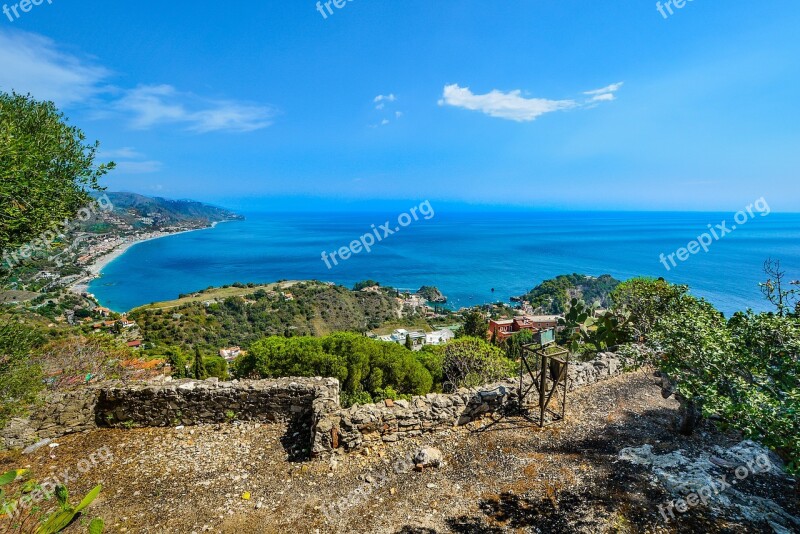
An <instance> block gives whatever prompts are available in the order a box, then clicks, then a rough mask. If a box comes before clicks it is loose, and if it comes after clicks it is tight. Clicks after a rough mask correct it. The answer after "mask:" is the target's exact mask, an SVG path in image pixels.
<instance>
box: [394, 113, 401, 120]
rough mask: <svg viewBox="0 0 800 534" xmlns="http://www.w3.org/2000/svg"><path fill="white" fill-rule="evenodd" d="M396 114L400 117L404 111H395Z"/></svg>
mask: <svg viewBox="0 0 800 534" xmlns="http://www.w3.org/2000/svg"><path fill="white" fill-rule="evenodd" d="M394 116H395V117H396V118H398V119H399V118H400V117H402V116H403V112H402V111H395V112H394Z"/></svg>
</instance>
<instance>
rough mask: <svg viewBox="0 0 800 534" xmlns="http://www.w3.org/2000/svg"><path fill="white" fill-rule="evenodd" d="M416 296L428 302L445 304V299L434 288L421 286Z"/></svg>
mask: <svg viewBox="0 0 800 534" xmlns="http://www.w3.org/2000/svg"><path fill="white" fill-rule="evenodd" d="M417 295H419V296H421V297H422V298H424V299H425V300H427V301H428V302H440V303H444V302H447V297H445V296H444V295H443V294H442V292H441V291H439V288H438V287H436V286H422V287H421V288H419V291H417Z"/></svg>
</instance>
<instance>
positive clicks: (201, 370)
mask: <svg viewBox="0 0 800 534" xmlns="http://www.w3.org/2000/svg"><path fill="white" fill-rule="evenodd" d="M192 372H193V374H194V378H195V379H196V380H205V379H206V378H208V372H207V371H206V365H205V362H203V355H202V354H200V348H199V347H195V348H194V363H193V366H192Z"/></svg>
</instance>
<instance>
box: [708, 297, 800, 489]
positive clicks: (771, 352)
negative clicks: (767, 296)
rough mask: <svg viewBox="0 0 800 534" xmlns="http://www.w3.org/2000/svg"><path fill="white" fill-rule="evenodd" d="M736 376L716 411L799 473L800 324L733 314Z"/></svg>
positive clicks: (768, 316)
mask: <svg viewBox="0 0 800 534" xmlns="http://www.w3.org/2000/svg"><path fill="white" fill-rule="evenodd" d="M729 329H730V331H731V336H732V339H733V346H734V357H735V367H734V369H735V370H736V372H737V375H738V376H737V377H736V379H735V382H734V385H735V387H733V388H732V389H731V391H730V392H729V394H728V397H729V398H730V402H726V403H724V404H723V405H722V406H721V408H720V409H719V410H720V413H721V415H722V416H723V417H724V419H725V420H726V421H729V422H731V425H732V426H735V427H737V428H740V429H742V430H743V431H744V433H745V434H746V435H747V437H750V438H753V439H756V440H759V441H761V442H762V443H764V444H765V445H767V446H769V447H772V448H774V449H775V450H777V451H778V452H780V453H781V454H782V455H783V456H784V457H786V458H788V459H789V461H790V463H789V469H790V470H791V471H793V472H795V473H798V472H800V359H799V358H800V320H798V319H797V318H794V317H780V316H777V317H776V316H774V315H772V314H754V313H753V312H750V311H748V312H747V313H738V314H736V315H734V317H733V318H732V319H731V320H730V322H729Z"/></svg>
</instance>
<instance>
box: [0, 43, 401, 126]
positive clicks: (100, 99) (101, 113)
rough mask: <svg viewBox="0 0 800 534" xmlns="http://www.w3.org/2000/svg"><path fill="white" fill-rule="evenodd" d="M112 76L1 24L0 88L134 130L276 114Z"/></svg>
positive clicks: (250, 120) (268, 118) (242, 121)
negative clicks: (129, 84) (114, 80)
mask: <svg viewBox="0 0 800 534" xmlns="http://www.w3.org/2000/svg"><path fill="white" fill-rule="evenodd" d="M111 75H112V73H111V71H110V70H108V69H106V68H104V67H102V66H99V65H97V64H96V62H95V61H93V60H91V59H88V58H80V57H78V56H76V55H74V54H70V53H67V52H63V51H62V50H61V49H60V48H59V46H58V45H57V44H56V43H55V42H54V41H53V40H51V39H48V38H46V37H43V36H41V35H38V34H34V33H28V32H22V31H17V30H7V29H0V90H4V91H11V90H14V91H17V92H18V93H30V94H31V95H33V96H34V97H35V98H37V99H39V100H52V101H53V102H55V103H56V105H57V106H59V107H60V108H69V107H74V106H78V105H82V106H84V107H86V108H88V109H89V110H90V111H91V113H92V115H93V116H94V117H96V118H114V119H122V120H123V121H125V122H127V123H128V124H129V125H130V126H131V127H132V128H136V129H149V128H153V127H156V126H160V125H169V124H172V125H176V126H180V127H182V128H184V129H186V130H188V131H192V132H196V133H208V132H251V131H254V130H259V129H262V128H266V127H267V126H269V125H271V124H272V119H273V117H274V116H275V114H276V112H275V110H274V108H272V107H270V106H264V105H257V104H249V103H241V102H237V101H233V100H228V99H214V98H207V97H202V96H198V95H195V94H193V93H190V92H185V91H179V90H177V89H176V88H175V87H173V86H171V85H167V84H150V85H140V86H138V87H135V88H124V87H116V86H113V85H111V84H110V83H109V81H108V80H109V78H111ZM392 96H393V95H392Z"/></svg>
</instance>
